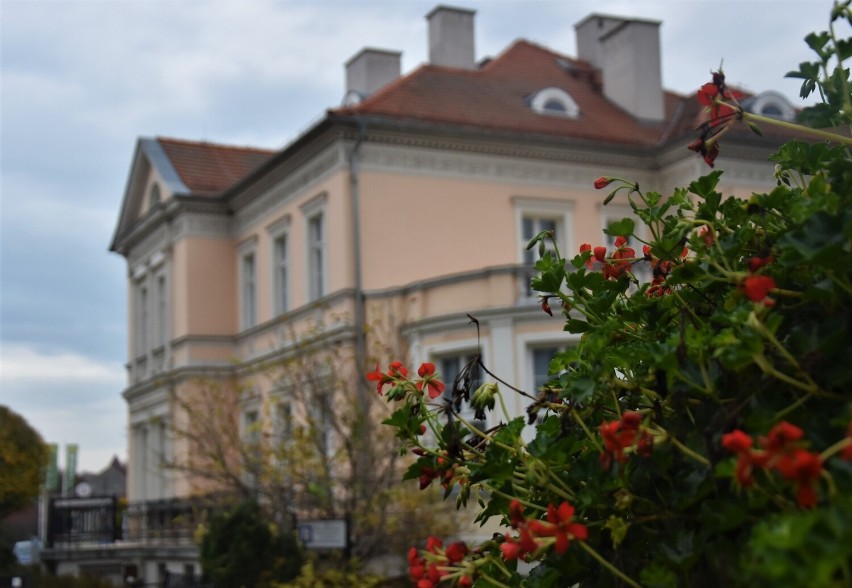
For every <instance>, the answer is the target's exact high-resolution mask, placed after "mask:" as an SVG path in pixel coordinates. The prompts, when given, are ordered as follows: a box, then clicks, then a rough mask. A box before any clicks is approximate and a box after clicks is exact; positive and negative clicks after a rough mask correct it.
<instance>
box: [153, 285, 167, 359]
mask: <svg viewBox="0 0 852 588" xmlns="http://www.w3.org/2000/svg"><path fill="white" fill-rule="evenodd" d="M167 304H168V291H167V290H166V276H164V275H160V276H157V336H156V342H155V346H156V347H162V346H163V345H165V344H166V338H167V334H166V333H167V329H168V320H167V319H168V314H167V313H168V308H167Z"/></svg>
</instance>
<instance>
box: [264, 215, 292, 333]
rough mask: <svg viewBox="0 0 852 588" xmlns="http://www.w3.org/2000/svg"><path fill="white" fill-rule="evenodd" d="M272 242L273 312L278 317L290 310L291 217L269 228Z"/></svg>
mask: <svg viewBox="0 0 852 588" xmlns="http://www.w3.org/2000/svg"><path fill="white" fill-rule="evenodd" d="M266 231H267V232H268V233H269V238H270V239H271V240H272V267H271V268H270V269H271V271H272V280H271V283H272V311H273V313H274V314H275V315H276V316H277V315H279V314H284V313H285V312H287V311H288V310H289V309H290V234H289V231H290V215H289V214H286V215H284V216H283V217H282V218H280V219H278V220H277V221H275V222H274V223H272V224H271V225H269V226H268V227H266Z"/></svg>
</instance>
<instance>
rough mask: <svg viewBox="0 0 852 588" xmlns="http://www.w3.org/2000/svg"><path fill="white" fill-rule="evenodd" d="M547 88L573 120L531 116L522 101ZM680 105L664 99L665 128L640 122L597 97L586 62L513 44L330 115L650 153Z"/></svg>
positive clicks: (435, 69) (669, 96)
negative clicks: (565, 101)
mask: <svg viewBox="0 0 852 588" xmlns="http://www.w3.org/2000/svg"><path fill="white" fill-rule="evenodd" d="M548 87H557V88H560V89H562V90H564V91H565V92H567V93H568V94H569V95H570V96H571V97H572V98H573V99H574V101H575V102H576V103H577V105H578V106H579V109H580V115H579V116H578V117H577V118H576V119H572V118H568V117H561V116H551V115H546V114H545V115H543V114H539V113H536V112H535V111H533V110H532V108H530V106H529V99H530V98H531V97H532V95H534V94H535V92H537V91H539V90H542V89H544V88H548ZM686 100H687V99H686V98H685V97H683V96H679V95H677V94H673V93H670V92H666V93H664V101H665V117H666V119H665V121H663V122H662V123H659V124H652V123H648V122H647V121H645V122H643V121H640V120H638V119H636V118H634V117H633V116H632V115H630V114H629V113H627V112H626V111H624V110H622V109H621V108H619V107H618V106H616V105H615V104H614V103H612V102H610V101H609V100H608V99H606V98H605V97H604V95H603V92H602V90H601V88H600V82H599V74H598V72H597V71H596V70H595V69H594V68H592V67H591V66H590V65H588V64H587V63H586V62H584V61H579V60H576V59H571V58H569V57H566V56H564V55H560V54H558V53H554V52H553V51H550V50H549V49H545V48H543V47H540V46H538V45H535V44H533V43H530V42H528V41H523V40H520V41H516V42H515V43H514V44H513V45H511V46H510V47H509V48H508V49H507V50H506V51H504V52H503V53H502V54H501V55H500V56H499V57H497V58H495V59H493V60H492V61H490V62H488V63H487V64H486V65H485V66H483V67H482V68H480V69H476V70H465V69H457V68H448V67H441V66H435V65H424V66H421V67H420V68H418V69H417V70H415V71H414V72H412V73H411V74H410V75H408V76H405V77H402V78H399V79H398V80H396V81H395V82H393V83H391V84H388V85H387V86H386V87H384V88H382V89H381V90H379V91H377V92H376V93H375V94H373V95H371V96H369V97H367V98H366V99H365V100H364V101H363V102H361V103H360V104H357V105H355V106H352V107H344V108H339V109H336V110H333V111H332V113H334V114H362V115H374V116H386V117H392V118H397V119H407V120H417V121H425V122H434V123H443V124H452V125H463V126H470V127H477V128H482V129H489V130H500V131H509V132H518V133H533V134H543V135H558V136H562V137H574V138H579V139H586V140H595V141H605V142H616V143H623V144H626V145H634V146H639V145H653V144H656V143H658V142H659V141H660V140H661V139H663V138H664V137H666V136H670V135H671V132H672V130H673V129H672V124H678V123H679V122H680V121H681V120H682V119H681V117H682V115H683V110H682V109H680V108H679V105H680V104H682V103H683V102H685V101H686ZM689 124H690V125H691V124H692V122H691V121H690V123H689Z"/></svg>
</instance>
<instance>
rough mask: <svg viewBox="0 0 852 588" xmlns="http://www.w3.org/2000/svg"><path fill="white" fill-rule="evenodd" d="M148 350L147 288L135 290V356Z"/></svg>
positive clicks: (141, 287) (140, 287) (142, 287)
mask: <svg viewBox="0 0 852 588" xmlns="http://www.w3.org/2000/svg"><path fill="white" fill-rule="evenodd" d="M147 352H148V288H147V287H145V286H142V285H140V286H139V287H138V289H137V290H136V357H139V356H141V355H145V354H146V353H147Z"/></svg>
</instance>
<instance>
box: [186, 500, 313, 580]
mask: <svg viewBox="0 0 852 588" xmlns="http://www.w3.org/2000/svg"><path fill="white" fill-rule="evenodd" d="M200 555H201V568H202V570H203V571H204V576H205V578H207V579H208V580H210V581H212V582H213V584H214V585H216V586H232V587H234V588H240V587H246V588H265V587H269V586H272V585H273V583H274V582H286V581H288V580H292V579H293V578H295V577H297V576H298V575H299V570H300V569H301V565H302V559H303V556H302V553H301V551H300V549H299V545H298V543H297V541H296V539H295V537H294V536H293V533H292V532H286V531H285V532H280V531H278V530H277V529H275V528H274V527H273V525H271V524H270V523H269V520H268V519H267V518H266V517H265V516H264V514H263V512H262V511H261V509H260V507H259V505H258V504H257V503H256V502H251V501H247V502H243V503H242V504H240V505H238V506H237V507H236V508H235V509H234V510H232V511H230V512H225V513H220V514H218V515H217V516H214V517H213V519H212V520H211V522H210V529H209V530H208V531H207V533H206V534H205V535H204V540H203V541H202V543H201V554H200Z"/></svg>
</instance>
